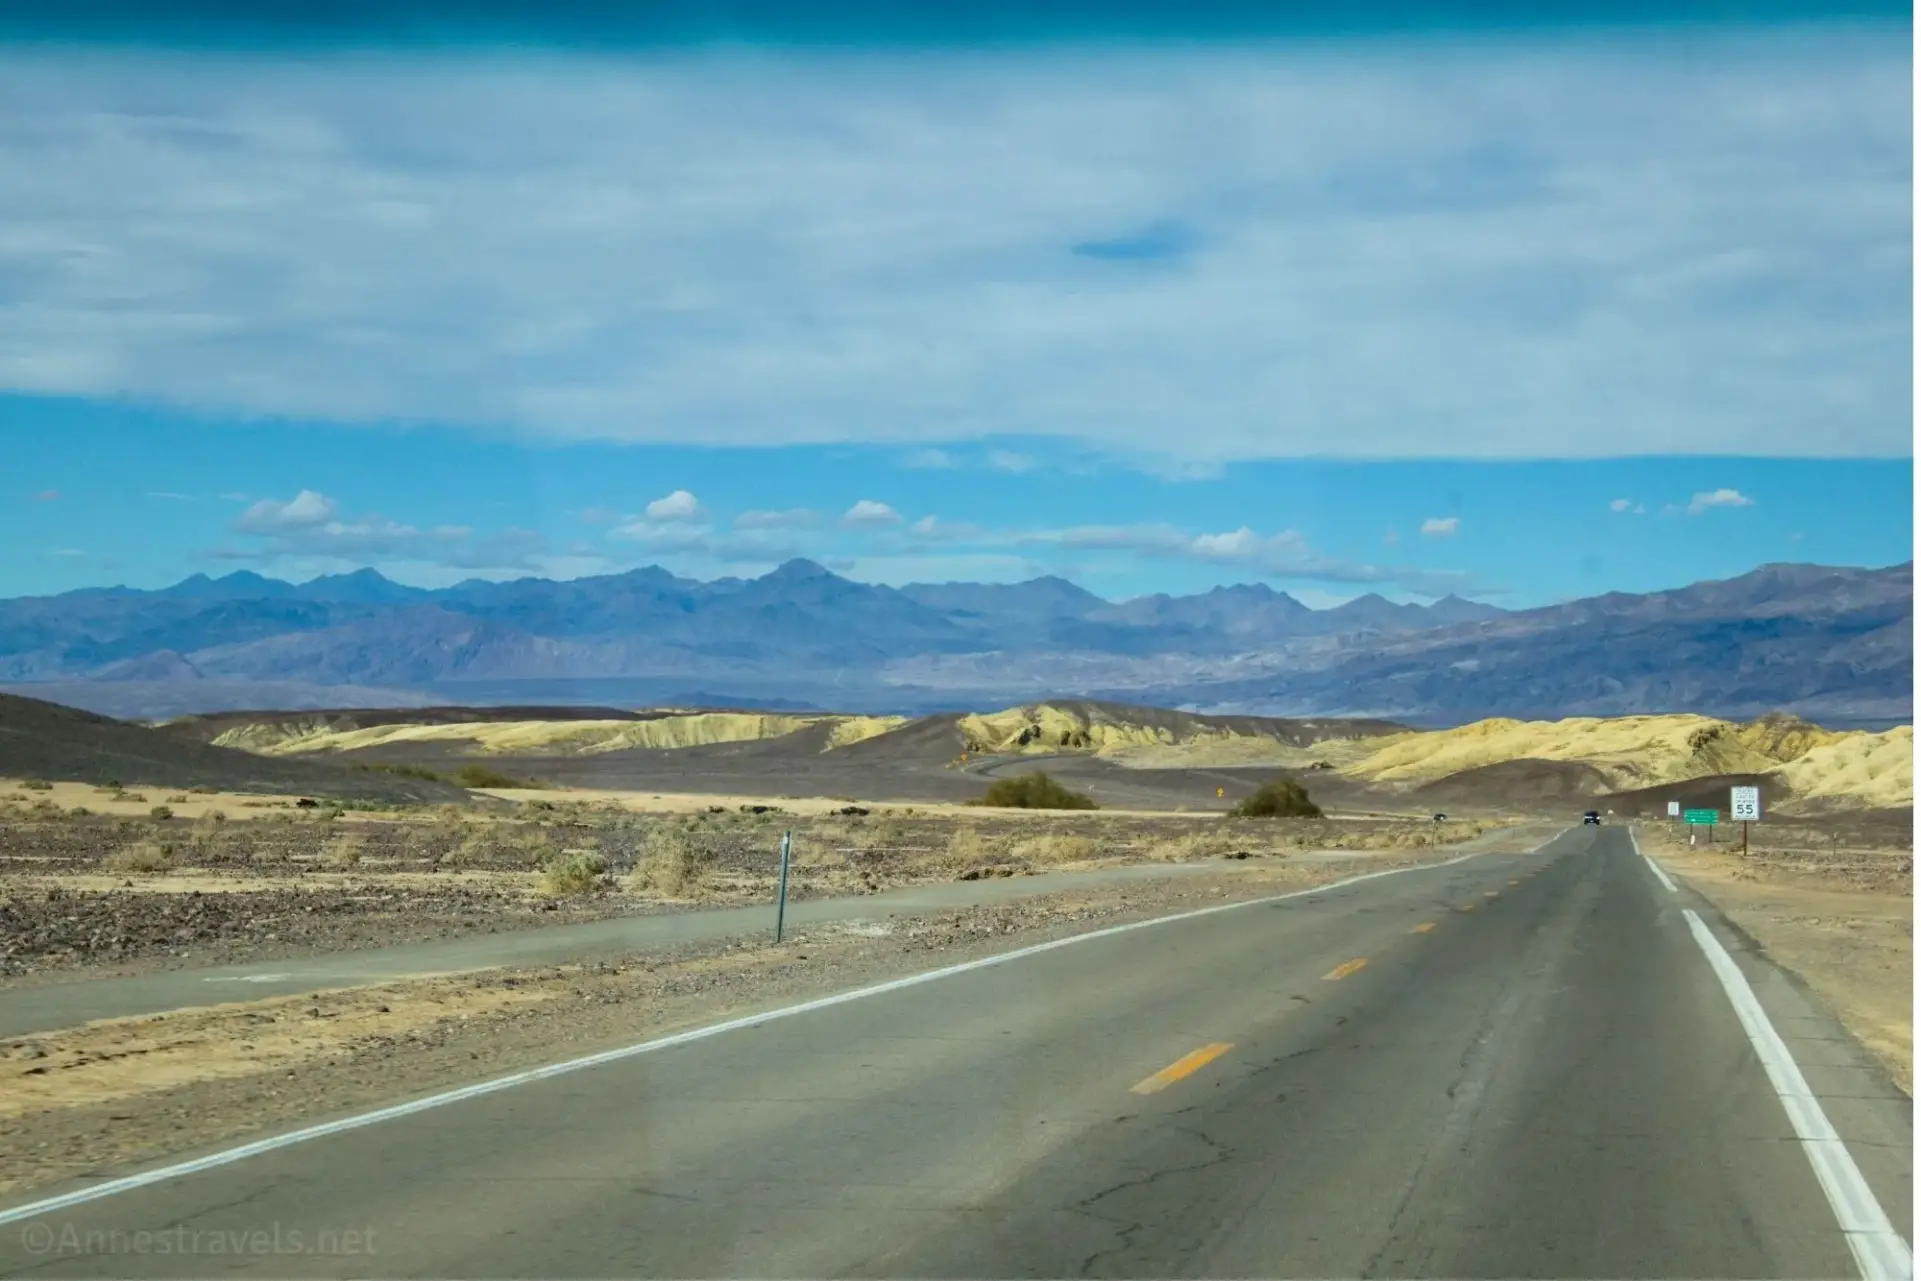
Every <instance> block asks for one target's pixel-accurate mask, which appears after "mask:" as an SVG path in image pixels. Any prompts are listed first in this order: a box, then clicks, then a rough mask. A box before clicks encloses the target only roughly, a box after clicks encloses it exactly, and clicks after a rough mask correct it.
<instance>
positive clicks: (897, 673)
mask: <svg viewBox="0 0 1921 1281" xmlns="http://www.w3.org/2000/svg"><path fill="white" fill-rule="evenodd" d="M1912 613H1913V583H1912V567H1911V566H1905V565H1904V566H1896V567H1893V568H1891V569H1881V570H1863V569H1845V568H1830V567H1824V566H1811V565H1770V566H1763V567H1762V568H1761V569H1759V570H1756V571H1754V572H1753V573H1751V574H1746V575H1742V576H1741V577H1739V578H1734V579H1729V580H1725V581H1721V582H1711V583H1698V584H1695V585H1693V586H1691V587H1686V588H1680V589H1677V590H1675V591H1671V592H1656V593H1651V594H1647V595H1630V594H1626V593H1613V594H1609V595H1606V596H1599V597H1593V598H1590V599H1586V600H1580V601H1574V602H1570V603H1567V604H1564V605H1557V606H1553V607H1550V608H1547V609H1536V610H1525V611H1517V612H1509V611H1503V610H1500V609H1498V608H1496V607H1494V606H1491V605H1486V604H1482V603H1479V602H1475V601H1467V600H1462V599H1459V598H1457V597H1446V598H1443V599H1441V600H1438V601H1435V602H1433V603H1431V604H1425V605H1422V604H1405V603H1396V602H1393V601H1389V600H1386V599H1385V598H1383V597H1381V596H1378V595H1367V596H1361V597H1358V598H1356V599H1354V600H1351V601H1348V602H1347V603H1345V604H1343V605H1340V606H1338V607H1336V608H1333V609H1324V610H1316V609H1310V608H1308V607H1307V606H1306V605H1303V604H1302V603H1301V602H1300V601H1298V600H1296V599H1294V598H1293V597H1292V596H1289V595H1288V594H1287V593H1285V592H1281V591H1276V590H1274V589H1273V588H1271V587H1267V586H1265V585H1262V584H1250V585H1239V586H1231V587H1220V588H1216V589H1214V590H1212V591H1208V592H1202V593H1199V594H1197V595H1193V596H1165V595H1157V596H1146V597H1140V598H1137V599H1133V600H1127V601H1119V602H1115V601H1107V600H1104V599H1102V598H1101V597H1098V596H1095V595H1093V594H1092V593H1090V592H1088V591H1085V590H1084V589H1082V588H1080V587H1078V586H1076V585H1074V584H1073V583H1070V582H1068V581H1066V580H1064V579H1060V578H1053V577H1045V578H1036V579H1031V580H1029V581H1027V582H1023V583H941V584H913V585H909V586H906V587H901V588H892V587H884V586H877V585H873V584H868V583H860V582H855V581H853V580H850V579H847V578H843V577H841V576H839V575H837V574H834V573H832V572H831V571H829V570H827V569H826V568H824V567H823V566H821V565H818V564H816V563H814V562H811V561H802V560H797V561H790V562H788V563H787V564H785V565H782V566H780V567H779V568H778V569H775V570H774V571H772V572H771V573H768V574H766V575H763V576H762V577H759V578H750V579H741V578H723V579H719V580H716V581H713V582H700V581H696V580H694V579H687V578H681V577H678V576H676V575H674V574H671V573H669V572H667V571H666V570H664V569H661V568H659V567H654V566H650V567H647V568H643V569H636V570H631V571H628V572H626V573H621V574H609V575H603V576H600V577H594V578H581V579H574V580H571V581H567V582H556V581H552V580H548V579H541V578H524V579H519V580H516V581H512V582H485V581H480V580H470V581H467V582H462V583H458V584H456V585H454V586H452V587H445V588H438V589H431V590H430V589H424V588H416V587H408V586H405V585H403V584H399V583H395V582H393V581H391V580H389V579H387V578H385V577H383V576H382V575H380V574H379V573H377V572H375V571H374V570H371V569H364V570H359V571H356V572H354V573H349V574H337V575H331V576H328V577H325V578H318V579H315V580H313V581H311V582H307V583H301V584H298V585H296V584H291V583H285V582H281V581H279V580H277V579H272V578H266V577H263V576H261V575H259V574H256V573H252V572H250V571H245V570H242V571H239V572H236V573H232V574H228V575H226V576H224V577H220V578H209V577H207V576H206V575H202V574H196V575H194V576H193V577H191V578H188V579H185V580H183V581H181V582H179V583H176V584H174V585H173V586H172V587H168V588H163V589H160V590H157V591H135V590H129V589H125V588H109V589H87V590H82V591H74V592H68V593H65V594H62V595H59V596H48V597H26V598H20V599H16V600H7V601H0V682H5V683H8V684H11V685H13V686H14V687H15V688H24V687H26V686H27V685H28V684H29V683H34V682H40V683H48V682H59V683H62V688H63V689H66V688H71V687H75V686H76V683H77V684H78V685H79V686H88V685H92V686H98V685H100V684H102V683H110V682H121V683H124V684H126V685H127V686H128V687H129V688H132V687H133V686H134V685H136V684H137V685H138V686H139V687H140V688H141V689H142V690H166V689H179V688H182V687H191V686H193V685H196V684H203V683H204V684H205V685H206V687H207V689H208V696H207V701H209V702H210V703H214V702H217V701H218V698H222V697H226V696H224V695H220V696H216V693H215V687H216V686H218V687H221V688H223V689H226V688H233V689H238V688H241V687H243V686H245V687H261V688H265V687H267V686H268V685H271V686H272V687H274V688H287V689H292V688H295V687H303V688H310V689H313V690H318V691H324V690H325V689H326V688H329V687H353V688H355V689H358V690H360V691H366V690H381V689H389V690H404V691H426V690H431V691H435V693H436V695H437V696H438V697H441V698H443V699H447V700H449V701H458V700H459V699H460V698H461V696H462V695H461V693H460V691H462V690H479V689H486V690H489V691H495V692H498V693H500V694H502V695H504V696H508V697H511V695H512V691H513V690H514V689H516V688H525V689H529V690H531V689H534V688H539V689H544V690H554V689H563V688H565V686H566V684H567V683H568V682H599V683H600V685H599V686H597V687H598V688H614V687H619V688H627V689H633V690H636V691H645V696H646V697H650V698H653V697H658V698H661V699H672V698H676V697H681V696H682V695H683V694H684V693H685V692H689V691H701V692H703V694H704V695H705V694H709V693H711V692H714V691H724V692H731V693H730V697H733V698H735V699H739V700H753V699H759V700H777V701H782V702H803V703H804V702H811V703H814V704H816V705H835V706H845V707H855V706H866V707H876V708H886V707H900V708H913V707H928V706H945V705H948V704H950V703H951V704H966V703H968V702H974V701H981V700H994V699H1002V698H1005V699H1009V700H1012V699H1015V698H1019V697H1026V696H1042V695H1045V696H1070V695H1088V696H1101V697H1117V698H1123V699H1126V700H1130V701H1134V702H1159V703H1164V704H1166V703H1175V704H1180V705H1186V706H1207V707H1214V708H1219V709H1231V710H1249V711H1254V710H1272V711H1282V712H1285V713H1287V714H1329V715H1331V714H1337V713H1355V714H1368V715H1385V716H1392V717H1399V718H1420V717H1422V716H1424V715H1438V714H1443V713H1445V714H1446V715H1448V716H1450V717H1453V718H1457V719H1458V718H1464V717H1470V716H1472V715H1492V714H1529V715H1534V714H1542V715H1546V714H1568V713H1571V712H1581V711H1593V712H1596V713H1603V712H1608V713H1612V712H1623V711H1650V710H1703V711H1715V712H1722V713H1731V712H1733V711H1738V710H1767V709H1768V708H1773V707H1780V708H1785V709H1789V710H1802V711H1804V712H1808V711H1816V710H1819V709H1824V708H1825V709H1830V710H1831V711H1833V712H1835V713H1836V714H1840V715H1845V716H1849V717H1857V716H1858V717H1882V718H1887V717H1899V716H1902V715H1905V714H1906V712H1907V710H1908V709H1909V708H1910V706H1911V697H1910V695H1909V692H1908V691H1910V690H1911V682H1910V673H1911V669H1912V654H1913V645H1912V636H1911V635H1910V634H1909V632H1908V631H1907V630H1906V629H1907V628H1909V627H1910V626H1911V620H1912ZM1757 664H1759V666H1757ZM610 682H611V683H612V684H609V683H610ZM623 682H624V684H623ZM635 696H636V697H641V696H642V694H640V693H637V694H636V695H635ZM302 697H303V698H306V697H310V698H311V699H320V700H323V701H324V699H325V697H326V696H325V694H324V692H322V693H315V694H313V695H311V696H308V695H303V696H302ZM162 701H165V702H167V704H168V705H169V706H175V705H183V703H182V700H181V699H176V698H173V697H171V696H169V697H168V698H167V699H164V700H162ZM184 701H185V703H191V702H192V701H194V700H193V699H192V698H190V697H189V698H186V699H185V700H184ZM484 701H494V698H493V695H491V694H490V696H489V697H488V698H487V699H486V700H484ZM118 705H119V704H116V706H118Z"/></svg>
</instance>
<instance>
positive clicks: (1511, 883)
mask: <svg viewBox="0 0 1921 1281" xmlns="http://www.w3.org/2000/svg"><path fill="white" fill-rule="evenodd" d="M1508 884H1509V885H1519V884H1520V882H1519V881H1509V882H1508Z"/></svg>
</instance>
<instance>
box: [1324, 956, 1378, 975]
mask: <svg viewBox="0 0 1921 1281" xmlns="http://www.w3.org/2000/svg"><path fill="white" fill-rule="evenodd" d="M1366 964H1367V958H1366V957H1365V956H1357V957H1355V958H1354V959H1353V960H1351V961H1342V962H1341V963H1340V964H1339V965H1337V966H1335V967H1334V968H1333V969H1331V970H1329V971H1328V972H1327V973H1325V974H1323V975H1321V977H1322V978H1323V979H1325V980H1330V981H1331V980H1333V979H1344V978H1346V977H1347V976H1348V975H1350V974H1352V973H1353V972H1354V971H1356V970H1358V969H1360V968H1361V967H1362V966H1363V965H1366Z"/></svg>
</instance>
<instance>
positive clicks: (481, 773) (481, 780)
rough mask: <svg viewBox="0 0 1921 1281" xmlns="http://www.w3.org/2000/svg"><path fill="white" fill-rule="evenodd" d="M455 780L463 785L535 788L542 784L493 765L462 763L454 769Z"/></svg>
mask: <svg viewBox="0 0 1921 1281" xmlns="http://www.w3.org/2000/svg"><path fill="white" fill-rule="evenodd" d="M453 781H454V782H456V783H458V784H460V785H461V786H462V787H518V788H533V787H539V786H540V784H539V783H536V782H534V781H533V780H532V779H526V778H515V777H514V776H513V775H512V774H503V773H501V772H500V771H499V770H497V769H495V768H494V767H493V766H491V765H462V766H461V767H460V768H459V769H457V770H455V771H454V773H453Z"/></svg>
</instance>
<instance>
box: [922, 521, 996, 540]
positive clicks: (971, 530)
mask: <svg viewBox="0 0 1921 1281" xmlns="http://www.w3.org/2000/svg"><path fill="white" fill-rule="evenodd" d="M907 532H908V533H910V534H912V535H914V536H915V537H916V538H933V539H940V540H942V541H948V542H961V541H965V540H967V539H973V538H979V537H981V536H982V533H983V532H984V531H982V529H981V527H980V526H979V525H973V524H969V523H968V522H966V521H948V520H941V519H939V518H938V517H934V516H923V517H921V518H920V519H919V520H917V521H915V522H914V523H913V524H911V525H909V526H908V527H907Z"/></svg>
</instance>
